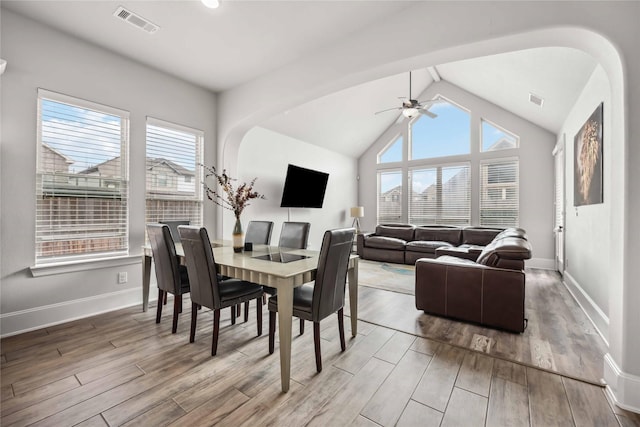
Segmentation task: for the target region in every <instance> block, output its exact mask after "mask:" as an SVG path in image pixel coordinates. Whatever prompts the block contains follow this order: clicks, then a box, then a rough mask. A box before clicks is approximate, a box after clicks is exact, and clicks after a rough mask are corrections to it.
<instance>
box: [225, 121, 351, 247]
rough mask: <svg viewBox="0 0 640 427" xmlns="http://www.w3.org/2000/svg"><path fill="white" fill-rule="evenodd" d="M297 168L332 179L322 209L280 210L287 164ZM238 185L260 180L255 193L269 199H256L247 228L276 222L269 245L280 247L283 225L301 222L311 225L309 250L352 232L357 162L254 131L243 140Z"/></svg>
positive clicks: (247, 213) (228, 228)
mask: <svg viewBox="0 0 640 427" xmlns="http://www.w3.org/2000/svg"><path fill="white" fill-rule="evenodd" d="M290 163H291V164H294V165H296V166H301V167H304V168H307V169H314V170H319V171H322V172H326V173H328V174H329V181H328V182H327V191H326V193H325V198H324V204H323V206H322V208H320V209H306V208H291V209H287V208H281V207H280V199H281V198H282V189H283V186H284V179H285V176H286V174H287V165H288V164H290ZM238 173H239V175H238V176H239V177H240V182H245V181H249V180H251V179H253V178H254V177H258V180H257V181H256V184H255V186H254V189H255V190H256V191H258V192H259V193H261V194H264V195H265V197H266V200H254V201H253V202H252V203H251V206H249V207H247V208H246V210H245V211H244V212H243V214H242V224H243V226H244V227H246V225H247V224H248V223H249V221H250V220H264V221H273V222H274V225H273V234H272V235H271V244H273V245H277V244H278V239H279V237H280V230H281V227H282V223H283V222H284V221H287V220H288V219H289V211H290V220H291V221H302V222H309V223H311V231H310V234H309V249H316V250H317V249H320V246H321V244H322V236H323V233H324V232H325V231H326V230H329V229H333V228H339V227H347V226H348V227H350V226H351V223H352V218H351V217H349V208H350V207H351V206H356V201H357V185H356V160H355V159H353V158H350V157H347V156H344V155H342V154H338V153H334V152H332V151H329V150H326V149H324V148H320V147H318V146H316V145H312V144H309V143H307V142H304V141H300V140H297V139H293V138H290V137H288V136H285V135H282V134H279V133H277V132H273V131H271V130H268V129H265V128H262V127H255V128H253V129H252V130H250V131H249V132H247V134H246V135H245V137H244V139H243V140H242V144H241V145H240V151H239V153H238ZM224 224H225V228H224V234H225V238H229V237H230V234H231V230H232V227H233V224H234V222H233V218H232V215H231V214H229V218H228V219H226V220H225V221H224Z"/></svg>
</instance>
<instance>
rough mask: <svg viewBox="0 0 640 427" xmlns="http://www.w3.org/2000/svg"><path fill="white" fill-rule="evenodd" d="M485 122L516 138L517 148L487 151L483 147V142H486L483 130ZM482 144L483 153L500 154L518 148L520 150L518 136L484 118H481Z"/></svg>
mask: <svg viewBox="0 0 640 427" xmlns="http://www.w3.org/2000/svg"><path fill="white" fill-rule="evenodd" d="M483 122H487V123H488V124H490V125H491V126H493V127H494V128H496V129H498V130H500V131H502V132H503V133H506V134H509V135H511V136H512V137H514V138H515V140H516V146H515V147H510V148H501V149H499V150H485V149H484V147H483V142H484V131H483V130H482V123H483ZM479 142H480V144H479V149H480V152H481V153H496V152H500V151H503V150H516V149H518V148H520V137H519V136H518V135H516V134H515V133H513V132H511V131H508V130H506V129H505V128H504V127H502V126H500V125H497V124H495V123H494V122H492V121H491V120H488V119H485V118H484V117H481V118H480V141H479Z"/></svg>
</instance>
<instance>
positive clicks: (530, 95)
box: [529, 92, 544, 107]
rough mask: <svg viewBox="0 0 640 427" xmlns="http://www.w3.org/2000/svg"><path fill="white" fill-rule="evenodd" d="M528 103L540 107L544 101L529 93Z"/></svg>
mask: <svg viewBox="0 0 640 427" xmlns="http://www.w3.org/2000/svg"><path fill="white" fill-rule="evenodd" d="M529 101H531V102H532V103H534V104H536V105H537V106H538V107H542V104H544V99H542V97H540V96H538V95H534V94H532V93H531V92H529Z"/></svg>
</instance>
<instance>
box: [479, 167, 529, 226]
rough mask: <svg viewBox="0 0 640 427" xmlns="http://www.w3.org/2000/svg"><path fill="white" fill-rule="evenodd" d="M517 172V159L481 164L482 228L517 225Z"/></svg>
mask: <svg viewBox="0 0 640 427" xmlns="http://www.w3.org/2000/svg"><path fill="white" fill-rule="evenodd" d="M518 169H519V167H518V160H508V161H488V162H483V163H482V164H481V165H480V225H483V226H488V227H510V226H517V225H518V221H519V170H518Z"/></svg>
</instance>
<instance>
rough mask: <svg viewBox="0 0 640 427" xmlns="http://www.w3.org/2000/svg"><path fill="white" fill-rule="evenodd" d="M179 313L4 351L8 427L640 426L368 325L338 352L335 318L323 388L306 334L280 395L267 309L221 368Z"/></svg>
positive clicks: (231, 341)
mask: <svg viewBox="0 0 640 427" xmlns="http://www.w3.org/2000/svg"><path fill="white" fill-rule="evenodd" d="M387 294H389V295H391V294H392V293H390V292H387ZM171 303H172V301H171V298H170V299H169V304H168V305H167V306H166V307H167V309H165V310H164V313H163V318H162V322H161V323H160V324H159V325H158V324H156V323H155V310H154V309H153V305H152V307H151V308H150V309H149V311H148V312H146V313H142V312H141V309H140V308H139V307H132V308H129V309H124V310H119V311H116V312H111V313H106V314H102V315H99V316H95V317H91V318H87V319H83V320H78V321H74V322H70V323H67V324H63V325H58V326H54V327H49V328H45V329H41V330H38V331H33V332H29V333H25V334H22V335H18V336H14V337H9V338H6V339H3V340H2V341H1V342H0V345H1V346H2V352H1V369H0V378H1V387H0V390H1V402H2V405H1V420H0V424H1V425H2V426H26V425H35V426H71V425H79V426H106V425H109V426H116V425H127V426H134V425H136V426H165V425H171V426H182V425H185V426H189V427H194V426H207V425H220V426H226V425H230V426H239V425H247V426H257V425H260V426H262V425H274V426H304V425H314V426H315V425H317V426H347V425H355V426H376V425H382V426H388V425H398V426H418V425H419V426H473V425H478V426H483V425H486V426H520V425H522V426H549V425H575V426H619V425H620V426H623V427H627V426H640V416H639V415H636V414H631V413H628V412H624V411H621V410H619V409H616V408H614V407H612V406H611V405H610V403H609V402H608V401H607V399H606V397H605V393H604V391H603V388H601V387H599V386H595V385H592V384H588V383H584V382H581V381H576V380H573V379H570V378H566V377H562V376H559V375H556V374H552V373H549V372H545V371H542V370H538V369H534V368H530V367H525V366H523V365H521V364H517V363H513V362H508V361H505V360H501V359H498V358H494V357H491V356H489V355H485V354H482V353H480V352H476V351H472V350H467V349H463V348H459V347H455V346H451V345H447V344H444V343H438V342H436V341H433V340H429V339H425V338H422V337H416V336H414V335H410V334H406V333H403V332H400V331H395V330H392V329H389V328H385V327H381V326H377V325H373V324H371V323H367V322H359V326H358V328H359V333H358V336H357V337H355V338H348V339H347V350H346V351H345V352H344V353H343V352H340V342H339V338H338V334H337V320H336V318H335V316H331V317H330V318H328V319H326V320H325V321H323V322H322V325H321V326H322V332H321V336H322V357H323V365H324V369H323V371H322V372H321V373H319V374H318V373H316V371H315V359H314V352H313V334H312V328H309V327H308V328H307V331H306V333H305V334H304V335H302V336H298V335H297V334H296V336H295V338H294V340H293V344H292V368H291V377H292V383H291V389H290V391H289V392H288V393H282V392H281V390H280V373H279V359H278V356H277V351H278V349H277V348H276V354H274V355H272V356H269V355H268V354H267V353H268V351H267V348H268V337H267V334H266V332H267V328H266V325H267V323H266V320H267V310H265V312H264V321H265V323H264V326H265V328H264V334H263V336H262V337H256V320H255V306H252V307H251V312H250V316H249V321H248V322H247V323H244V322H243V321H240V323H236V325H231V324H230V319H229V310H228V309H227V310H224V312H223V316H222V321H221V334H220V340H219V346H218V355H217V356H216V357H211V356H210V353H209V351H210V345H211V331H212V313H211V312H210V311H208V310H202V311H201V312H200V314H199V316H198V317H199V327H198V331H197V334H196V342H195V343H193V344H189V342H188V341H189V332H188V331H189V319H190V303H189V300H188V298H187V299H186V301H185V310H184V312H183V313H182V314H181V317H180V321H179V325H178V333H177V334H173V335H172V334H171V332H170V331H171V313H170V312H171V310H170V309H169V307H171ZM366 305H367V302H366V298H363V300H362V301H361V307H362V306H366ZM294 325H296V324H295V323H294ZM345 328H346V333H347V337H350V330H349V322H348V321H345ZM295 329H297V328H295V327H294V330H295ZM276 346H277V343H276Z"/></svg>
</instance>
